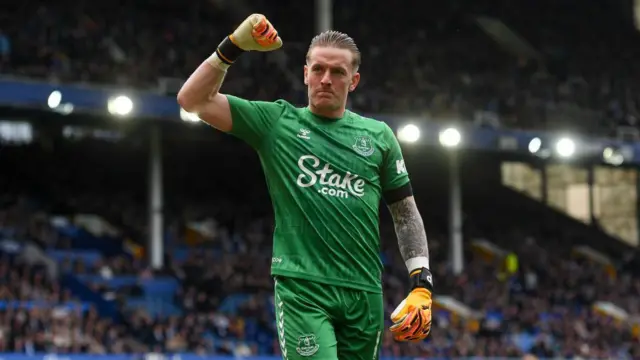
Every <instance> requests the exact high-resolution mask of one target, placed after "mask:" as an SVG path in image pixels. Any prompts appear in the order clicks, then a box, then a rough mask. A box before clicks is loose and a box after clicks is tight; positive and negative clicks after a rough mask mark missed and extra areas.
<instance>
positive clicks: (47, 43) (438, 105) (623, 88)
mask: <svg viewBox="0 0 640 360" xmlns="http://www.w3.org/2000/svg"><path fill="white" fill-rule="evenodd" d="M361 2H362V1H353V2H351V3H350V4H349V5H346V4H339V5H338V4H335V10H334V14H333V22H334V27H335V28H336V29H338V30H342V31H345V32H347V33H349V34H351V35H352V36H353V37H354V38H355V39H356V41H357V42H358V44H359V45H360V48H361V52H362V56H363V64H362V67H361V69H360V71H361V73H362V74H363V77H362V82H361V86H360V88H359V89H358V91H356V92H354V93H353V94H352V95H353V96H352V98H351V100H350V106H351V107H352V108H354V109H355V110H358V111H363V112H367V113H373V114H375V113H403V114H410V115H413V116H425V117H430V118H433V119H447V120H450V119H466V120H471V119H474V118H477V117H478V116H480V115H478V114H481V113H483V112H485V113H489V114H491V117H492V118H497V119H499V121H500V122H501V123H503V124H505V125H510V126H518V127H565V128H566V127H570V128H571V130H574V131H578V130H581V131H595V130H596V129H597V130H599V131H605V132H609V133H610V132H611V131H612V130H613V129H614V128H615V126H617V125H631V126H635V125H637V119H638V111H637V103H638V96H637V95H636V94H637V91H635V90H637V89H636V85H635V84H636V83H637V81H635V79H636V78H637V74H638V71H637V70H638V69H637V61H634V59H635V58H636V57H637V55H638V54H637V51H636V50H634V49H636V47H635V46H633V43H634V42H635V41H637V32H636V30H635V29H634V28H633V27H632V26H631V25H630V24H631V20H630V19H629V16H628V15H626V17H625V15H622V14H626V13H624V12H621V11H619V10H620V9H619V7H620V6H621V5H619V4H617V3H618V2H606V3H605V2H603V1H600V0H592V3H593V6H584V7H580V9H579V10H575V9H573V8H566V7H563V6H558V5H557V4H555V2H552V1H542V2H535V3H534V2H524V3H517V4H511V3H505V4H502V5H501V6H500V7H496V6H495V4H494V3H492V2H487V1H465V0H459V1H456V2H452V3H446V4H439V5H438V6H435V5H433V6H431V8H430V11H428V12H423V11H415V10H414V9H413V7H412V6H394V7H393V9H388V6H386V4H383V3H377V2H374V3H370V2H368V3H366V4H364V3H361ZM244 3H245V2H235V3H234V2H229V3H226V2H212V1H205V0H198V1H192V2H190V4H189V6H188V7H185V6H183V3H182V2H180V1H175V0H172V1H164V2H162V3H157V2H153V1H137V2H131V3H127V4H116V3H105V4H101V5H100V6H97V5H95V4H93V3H91V2H88V1H86V0H85V1H73V2H70V1H68V0H67V1H61V2H56V3H51V2H44V1H37V0H30V1H26V2H19V3H12V4H9V5H8V7H9V9H8V10H7V11H5V12H3V14H1V15H0V16H1V18H2V24H3V25H2V29H1V30H0V73H3V74H6V75H14V76H16V75H17V76H23V77H24V76H26V77H37V78H43V79H49V80H51V81H61V82H82V83H91V84H103V85H104V84H116V85H125V86H132V87H135V88H139V89H147V90H154V91H155V90H157V89H158V88H159V84H160V83H161V82H162V81H161V79H166V78H172V79H178V81H182V80H184V79H186V77H187V76H188V75H189V74H190V73H191V72H192V71H193V70H194V69H195V68H196V67H197V66H198V65H199V64H200V63H201V62H202V60H203V59H204V58H205V57H206V56H208V55H209V54H210V53H211V52H212V51H213V49H214V48H215V46H216V45H217V44H218V42H219V41H220V39H221V38H222V37H223V36H225V35H226V34H227V33H229V32H230V31H232V29H233V28H234V26H235V25H237V23H239V22H240V21H241V20H242V19H243V17H244V16H246V14H245V12H246V11H247V10H246V9H247V8H250V9H251V11H254V12H263V13H265V14H267V15H268V16H269V17H270V19H271V20H272V21H273V22H274V23H275V24H277V27H278V29H279V32H280V34H281V35H282V37H283V38H284V42H285V46H284V47H283V49H282V50H281V51H278V52H275V53H269V54H252V55H251V56H247V57H242V58H241V59H240V60H239V61H238V63H237V64H236V65H235V66H234V69H233V70H232V71H230V73H229V76H228V78H227V80H226V82H225V85H224V91H225V92H229V93H233V94H236V95H240V96H245V97H247V98H251V99H261V100H266V99H268V100H274V99H276V98H285V99H288V100H289V101H292V102H294V103H298V104H302V103H304V102H305V101H306V91H305V89H304V86H303V84H302V81H301V74H302V69H301V65H302V62H303V61H304V54H305V52H306V49H307V47H308V43H309V41H310V39H311V37H312V36H313V35H314V34H315V32H316V31H315V28H314V25H313V24H315V23H316V21H315V19H314V16H315V15H316V13H315V12H314V11H313V7H312V6H311V5H309V4H306V3H299V2H296V1H292V0H287V1H281V2H279V3H278V4H277V5H274V4H271V3H269V4H267V3H266V2H264V1H257V0H255V1H247V2H246V4H244ZM241 4H244V5H241ZM274 7H275V8H274ZM594 9H597V10H594ZM629 12H631V10H630V9H629ZM293 13H297V14H298V15H296V16H292V15H291V14H293ZM381 14H384V15H383V16H384V18H385V21H388V22H389V21H391V22H397V23H398V24H400V23H401V24H402V26H387V27H385V30H384V31H381V30H380V29H378V27H377V25H376V24H378V22H377V21H369V22H363V21H362V19H377V18H380V16H381ZM481 15H486V16H488V17H489V18H490V19H494V20H498V21H500V22H501V24H505V25H506V27H505V28H503V30H501V31H503V32H500V34H499V36H497V35H496V36H497V38H496V37H495V36H494V38H492V37H491V36H489V35H488V34H487V33H486V32H484V31H483V30H481V27H480V26H478V21H477V17H476V16H481ZM566 19H570V20H571V21H565V20H566ZM541 24H544V26H541ZM497 28H499V26H498V25H496V24H495V23H494V24H493V25H492V29H494V30H495V29H497ZM507 28H508V29H511V30H513V31H514V32H515V33H516V34H517V35H519V36H520V39H522V40H523V41H525V42H527V43H528V44H529V45H531V47H532V49H534V50H535V51H534V52H533V53H529V54H528V55H526V56H525V55H523V53H521V52H520V53H514V51H513V49H514V48H515V47H514V44H513V43H508V42H506V40H504V39H506V38H509V39H511V40H513V39H514V37H513V36H510V34H509V33H507V32H504V29H507ZM494 35H495V34H494ZM510 46H511V47H510ZM390 95H391V96H390ZM576 125H579V126H576Z"/></svg>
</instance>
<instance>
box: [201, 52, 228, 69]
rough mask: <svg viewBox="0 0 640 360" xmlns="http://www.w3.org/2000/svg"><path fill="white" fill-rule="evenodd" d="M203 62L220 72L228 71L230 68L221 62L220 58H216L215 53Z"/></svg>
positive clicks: (216, 54)
mask: <svg viewBox="0 0 640 360" xmlns="http://www.w3.org/2000/svg"><path fill="white" fill-rule="evenodd" d="M205 61H206V62H208V63H209V65H211V66H213V67H214V68H217V69H220V70H222V71H227V69H229V66H231V65H229V64H227V63H225V62H224V61H222V60H221V59H220V57H218V53H217V52H214V53H213V55H211V56H209V58H208V59H207V60H205Z"/></svg>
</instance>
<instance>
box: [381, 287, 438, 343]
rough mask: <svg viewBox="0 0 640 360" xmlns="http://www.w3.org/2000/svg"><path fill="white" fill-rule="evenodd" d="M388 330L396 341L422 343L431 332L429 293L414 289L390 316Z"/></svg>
mask: <svg viewBox="0 0 640 360" xmlns="http://www.w3.org/2000/svg"><path fill="white" fill-rule="evenodd" d="M391 321H393V325H392V326H391V327H390V328H389V330H391V333H392V334H393V338H394V339H395V340H396V341H412V342H417V341H422V340H424V339H426V338H427V336H429V333H430V332H431V292H430V291H429V290H428V289H425V288H420V287H419V288H415V289H413V291H411V292H410V293H409V296H407V297H406V299H404V300H402V302H401V303H400V305H398V307H397V308H396V309H395V310H394V312H393V313H392V314H391Z"/></svg>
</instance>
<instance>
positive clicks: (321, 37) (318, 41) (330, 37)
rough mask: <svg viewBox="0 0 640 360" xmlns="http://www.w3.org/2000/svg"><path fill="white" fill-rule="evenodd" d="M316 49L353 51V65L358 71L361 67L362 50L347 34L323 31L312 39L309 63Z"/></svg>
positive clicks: (308, 52)
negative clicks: (326, 48)
mask: <svg viewBox="0 0 640 360" xmlns="http://www.w3.org/2000/svg"><path fill="white" fill-rule="evenodd" d="M315 47H333V48H337V49H345V50H349V51H351V53H352V54H353V61H352V62H351V65H352V66H353V68H354V69H355V70H356V71H357V70H358V68H359V67H360V62H361V55H360V49H358V45H356V42H355V41H354V40H353V39H352V38H351V37H350V36H349V35H347V34H345V33H341V32H339V31H335V30H327V31H323V32H321V33H320V34H318V35H316V36H315V37H314V38H313V39H311V45H309V50H308V51H307V61H309V55H310V54H311V50H313V48H315Z"/></svg>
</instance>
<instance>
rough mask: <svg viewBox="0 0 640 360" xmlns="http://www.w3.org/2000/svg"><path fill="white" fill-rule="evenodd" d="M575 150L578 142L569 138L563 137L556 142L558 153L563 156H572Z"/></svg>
mask: <svg viewBox="0 0 640 360" xmlns="http://www.w3.org/2000/svg"><path fill="white" fill-rule="evenodd" d="M575 152H576V143H575V142H574V141H573V140H571V139H569V138H566V137H565V138H562V139H560V140H558V142H557V143H556V153H557V154H558V155H559V156H561V157H563V158H568V157H571V156H573V154H574V153H575Z"/></svg>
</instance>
